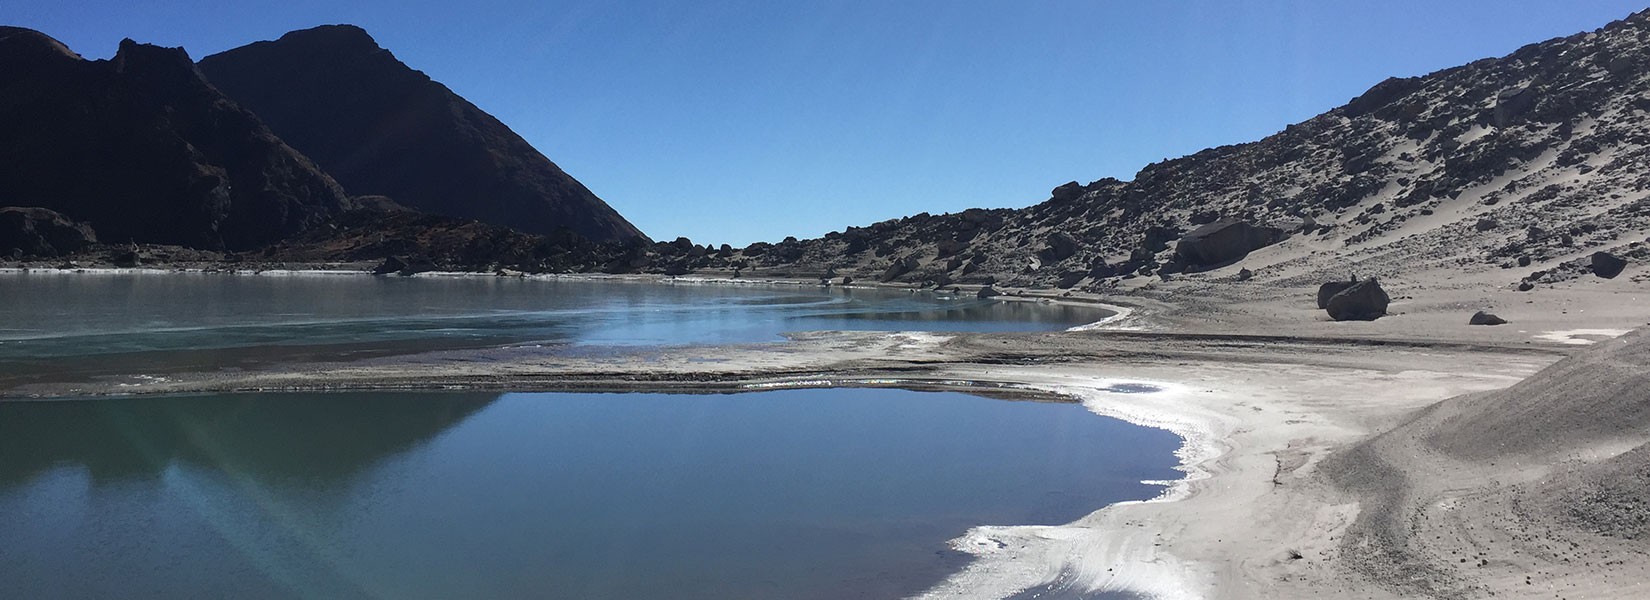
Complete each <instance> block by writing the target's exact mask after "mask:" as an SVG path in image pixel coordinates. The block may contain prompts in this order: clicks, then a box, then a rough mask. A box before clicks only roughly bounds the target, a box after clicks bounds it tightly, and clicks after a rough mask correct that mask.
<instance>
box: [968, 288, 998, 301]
mask: <svg viewBox="0 0 1650 600" xmlns="http://www.w3.org/2000/svg"><path fill="white" fill-rule="evenodd" d="M1001 295H1002V293H1001V292H998V291H997V288H994V287H991V286H990V285H989V284H988V285H986V286H985V287H982V288H980V291H979V292H978V293H976V294H974V297H975V298H979V299H981V300H984V299H986V298H995V297H997V296H1001Z"/></svg>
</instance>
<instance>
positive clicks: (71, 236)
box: [0, 206, 97, 256]
mask: <svg viewBox="0 0 1650 600" xmlns="http://www.w3.org/2000/svg"><path fill="white" fill-rule="evenodd" d="M95 243H97V234H95V233H93V232H92V228H91V227H89V226H87V225H86V224H85V223H80V222H77V221H74V220H71V219H69V218H68V217H65V216H63V215H61V214H59V213H58V212H56V211H53V210H48V209H44V208H38V207H27V208H20V207H15V206H7V207H5V208H0V252H9V251H10V250H11V249H12V248H16V249H18V250H21V251H22V252H23V254H24V255H26V256H58V255H60V254H70V253H73V252H75V251H77V250H80V249H81V248H84V247H86V246H87V245H90V244H95Z"/></svg>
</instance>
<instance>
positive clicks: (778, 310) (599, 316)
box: [0, 272, 1110, 385]
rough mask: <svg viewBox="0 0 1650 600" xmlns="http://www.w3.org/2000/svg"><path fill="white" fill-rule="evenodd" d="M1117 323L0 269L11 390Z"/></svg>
mask: <svg viewBox="0 0 1650 600" xmlns="http://www.w3.org/2000/svg"><path fill="white" fill-rule="evenodd" d="M1109 314H1110V313H1108V312H1106V311H1104V310H1101V309H1098V308H1090V307H1080V306H1062V305H1044V304H1034V303H1024V302H998V301H990V300H985V301H982V300H977V299H974V298H971V297H964V298H947V297H944V296H937V295H934V294H930V293H911V292H906V291H891V290H866V289H843V288H840V287H837V288H821V287H816V286H786V287H775V286H759V285H748V286H745V285H706V284H691V283H677V284H669V283H665V284H650V283H629V282H604V281H589V280H553V279H518V278H506V277H413V278H403V277H365V276H359V275H330V276H329V275H288V276H281V275H267V276H235V275H215V274H198V273H197V274H188V273H159V274H154V273H151V274H131V273H123V274H106V273H68V274H62V273H38V272H36V273H17V272H11V273H0V317H3V319H0V385H3V384H5V383H7V382H10V383H13V384H19V383H28V382H37V381H51V380H56V381H63V380H75V379H84V378H87V377H95V376H101V375H110V374H133V373H151V374H154V373H165V372H167V371H169V370H173V369H177V368H179V366H180V365H182V366H188V367H189V368H191V369H235V368H255V367H258V366H262V365H268V364H276V363H290V362H295V361H309V360H344V359H351V358H360V357H369V356H382V355H393V354H408V353H414V352H419V351H425V350H438V349H454V348H477V347H487V346H497V345H503V344H543V345H547V346H552V347H575V346H586V347H588V346H626V347H628V346H661V345H681V344H725V343H741V342H760V341H772V340H779V339H782V337H781V334H783V333H785V332H792V331H806V330H917V331H921V330H943V331H1035V330H1053V329H1064V328H1067V327H1071V326H1073V325H1079V324H1083V323H1089V322H1093V321H1097V320H1099V319H1102V318H1104V317H1106V316H1107V315H1109Z"/></svg>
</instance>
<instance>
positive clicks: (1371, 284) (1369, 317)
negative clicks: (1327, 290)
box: [1325, 277, 1392, 321]
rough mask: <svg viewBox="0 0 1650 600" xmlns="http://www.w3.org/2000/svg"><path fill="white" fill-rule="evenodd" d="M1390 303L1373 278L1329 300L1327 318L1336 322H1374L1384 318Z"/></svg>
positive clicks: (1390, 300) (1378, 283)
mask: <svg viewBox="0 0 1650 600" xmlns="http://www.w3.org/2000/svg"><path fill="white" fill-rule="evenodd" d="M1391 302H1392V298H1391V297H1389V296H1387V294H1386V290H1383V289H1381V283H1380V281H1378V280H1376V279H1375V278H1374V277H1371V278H1369V279H1365V280H1363V281H1360V282H1357V283H1354V284H1352V286H1351V287H1348V288H1346V289H1344V290H1341V291H1340V293H1337V294H1335V295H1334V296H1331V297H1330V298H1329V306H1327V307H1325V308H1326V310H1328V311H1329V318H1331V319H1334V320H1336V321H1374V320H1375V319H1379V318H1381V317H1383V316H1386V307H1387V305H1388V304H1389V303H1391Z"/></svg>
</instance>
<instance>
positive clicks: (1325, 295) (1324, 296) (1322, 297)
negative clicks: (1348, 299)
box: [1318, 275, 1358, 309]
mask: <svg viewBox="0 0 1650 600" xmlns="http://www.w3.org/2000/svg"><path fill="white" fill-rule="evenodd" d="M1357 284H1358V276H1357V275H1353V276H1352V279H1351V280H1349V281H1330V282H1325V283H1324V284H1323V285H1320V286H1318V308H1319V309H1325V308H1329V299H1330V298H1334V297H1335V294H1339V293H1341V292H1342V291H1344V290H1346V288H1349V287H1352V286H1354V285H1357Z"/></svg>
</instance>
